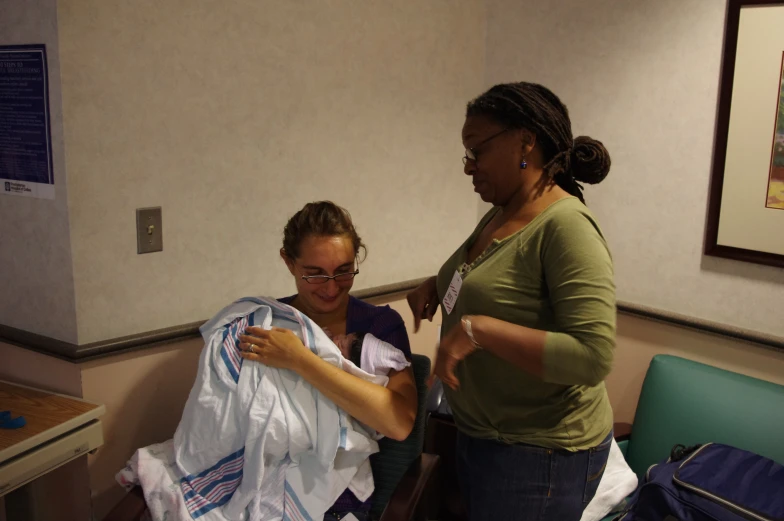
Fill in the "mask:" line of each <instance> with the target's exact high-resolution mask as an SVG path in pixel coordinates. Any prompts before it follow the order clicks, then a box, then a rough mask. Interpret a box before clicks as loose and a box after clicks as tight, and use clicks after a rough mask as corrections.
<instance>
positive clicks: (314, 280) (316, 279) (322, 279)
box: [300, 269, 359, 284]
mask: <svg viewBox="0 0 784 521" xmlns="http://www.w3.org/2000/svg"><path fill="white" fill-rule="evenodd" d="M358 273H359V270H358V269H357V270H354V271H349V272H347V273H338V274H337V275H302V277H300V278H301V279H302V280H304V281H305V282H307V283H308V284H326V283H327V282H329V281H330V280H334V281H335V282H349V281H350V280H354V277H355V276H356V275H357V274H358Z"/></svg>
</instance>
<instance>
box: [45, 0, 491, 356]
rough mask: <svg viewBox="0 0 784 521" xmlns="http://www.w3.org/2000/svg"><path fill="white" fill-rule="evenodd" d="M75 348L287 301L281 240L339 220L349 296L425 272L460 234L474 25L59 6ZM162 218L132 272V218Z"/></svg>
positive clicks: (440, 4)
mask: <svg viewBox="0 0 784 521" xmlns="http://www.w3.org/2000/svg"><path fill="white" fill-rule="evenodd" d="M58 15H59V18H60V28H59V30H60V39H61V41H60V49H61V60H62V81H63V103H64V114H65V121H66V128H65V141H66V146H67V150H68V168H69V172H71V177H70V179H69V188H70V191H69V193H70V211H71V219H72V229H71V233H72V243H73V259H74V273H75V280H76V288H77V291H76V293H77V315H78V317H79V320H78V321H79V339H80V342H82V343H84V342H91V341H97V340H102V339H106V338H110V337H116V336H119V335H125V334H132V333H137V332H141V331H147V330H150V329H156V328H161V327H167V326H171V325H175V324H181V323H187V322H190V321H194V320H199V319H202V318H206V317H209V316H211V315H212V314H214V313H215V312H216V311H217V310H218V309H219V308H220V307H222V306H223V305H225V304H226V303H227V302H229V301H231V300H232V299H234V298H237V297H240V296H244V295H249V294H270V295H282V294H286V293H289V292H292V291H293V283H292V281H291V280H290V278H289V276H288V272H287V271H285V269H284V267H283V265H282V263H281V261H280V260H279V258H278V249H279V248H280V238H281V232H282V228H283V225H284V223H285V221H286V220H287V219H288V217H290V216H291V215H292V214H293V213H294V212H295V211H296V210H297V209H299V208H300V207H301V206H302V205H303V204H304V203H305V202H307V201H311V200H315V199H320V198H331V199H333V200H335V201H336V202H339V203H340V204H342V205H344V206H345V207H347V208H348V209H349V210H350V211H351V213H352V215H353V216H354V218H355V221H356V224H357V226H358V228H359V232H360V233H361V234H362V236H363V238H364V239H365V240H366V242H367V244H368V247H369V251H370V255H369V258H368V260H367V262H366V263H365V264H364V265H363V266H362V274H361V276H360V277H359V278H358V279H357V283H356V286H355V288H357V289H360V288H362V287H371V286H377V285H380V284H385V283H392V282H399V281H402V280H407V279H412V278H417V277H421V276H425V275H429V274H431V273H435V271H436V269H437V268H438V266H439V265H440V263H441V262H442V261H443V260H444V259H445V258H446V257H447V256H448V255H449V254H450V253H451V251H453V249H454V248H455V247H456V246H457V245H458V244H459V243H460V242H461V241H462V240H463V238H464V237H465V236H466V235H467V234H468V233H470V230H471V228H472V226H473V224H474V222H475V214H476V203H475V197H474V194H473V192H472V190H471V185H470V182H469V180H468V179H467V178H466V177H465V176H464V175H463V174H462V164H461V162H460V158H461V154H462V147H461V143H460V129H461V125H462V119H463V111H464V107H465V103H466V102H467V100H468V99H469V98H471V97H472V96H474V95H476V94H477V92H478V91H479V90H480V89H481V86H482V71H483V70H484V69H483V67H484V62H483V59H484V9H483V4H482V2H480V1H479V0H471V1H469V2H463V3H461V7H460V8H459V9H456V8H455V6H454V3H453V2H449V1H446V0H442V1H431V2H419V1H416V0H405V1H401V2H381V1H370V2H356V1H349V0H335V1H330V2H318V3H313V2H304V1H292V2H271V1H233V2H218V1H204V2H198V3H196V2H185V1H170V2H153V1H149V0H148V1H142V2H133V3H132V4H129V3H127V2H119V1H106V0H100V1H98V0H93V1H88V0H73V1H61V2H60V3H59V13H58ZM159 205H160V206H162V207H163V228H164V232H163V238H164V240H163V242H164V251H163V252H162V253H155V254H148V255H137V254H136V240H135V230H134V224H135V221H134V209H135V208H138V207H146V206H159Z"/></svg>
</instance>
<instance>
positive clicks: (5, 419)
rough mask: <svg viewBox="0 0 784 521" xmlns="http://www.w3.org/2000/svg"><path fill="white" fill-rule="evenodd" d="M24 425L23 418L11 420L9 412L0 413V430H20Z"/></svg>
mask: <svg viewBox="0 0 784 521" xmlns="http://www.w3.org/2000/svg"><path fill="white" fill-rule="evenodd" d="M25 425H27V421H25V419H24V416H19V417H17V418H11V411H0V429H21V428H22V427H24V426H25Z"/></svg>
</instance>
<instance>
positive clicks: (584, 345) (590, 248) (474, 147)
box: [408, 83, 616, 521]
mask: <svg viewBox="0 0 784 521" xmlns="http://www.w3.org/2000/svg"><path fill="white" fill-rule="evenodd" d="M462 137H463V145H464V146H465V149H466V151H465V157H464V158H463V163H464V164H465V169H464V172H465V174H466V175H468V176H470V178H471V180H472V182H473V185H474V191H476V192H477V193H478V194H479V195H480V197H481V198H482V200H484V201H486V202H489V203H492V204H493V208H492V209H491V210H490V211H489V212H488V213H487V214H486V215H485V216H484V218H482V220H481V221H480V223H479V225H478V226H477V227H476V229H475V230H474V232H473V233H472V234H471V235H470V236H469V237H468V239H467V240H466V241H465V243H463V245H461V246H460V248H458V250H457V251H456V252H455V253H454V254H453V255H452V256H451V257H450V258H449V259H448V260H447V261H446V263H444V265H443V267H442V268H441V270H440V271H439V273H438V276H437V277H432V278H430V279H428V280H427V281H426V282H424V283H423V284H422V285H421V286H419V287H418V288H417V289H416V290H414V291H413V292H411V293H410V294H409V295H408V302H409V305H410V306H411V310H412V312H413V313H414V319H415V324H416V327H417V328H418V326H419V321H420V320H421V319H422V318H427V319H429V320H432V317H433V315H434V314H435V312H436V309H437V306H439V305H441V310H442V317H443V324H442V332H443V333H442V338H441V344H440V347H439V350H438V354H437V356H436V367H435V372H436V375H437V376H439V377H440V378H441V379H442V380H443V382H444V383H445V384H446V394H447V399H448V400H449V404H450V406H451V407H452V409H453V413H454V418H455V422H456V423H457V426H458V429H459V431H460V433H459V435H458V445H457V450H458V454H457V460H458V461H457V466H458V475H459V476H458V477H459V480H460V484H461V489H462V491H463V498H464V500H465V502H466V507H467V509H468V513H469V518H470V520H471V521H480V520H498V519H509V520H512V519H514V520H517V519H519V520H527V521H533V520H553V521H556V520H557V521H571V520H574V521H577V520H579V519H580V516H581V514H582V511H583V509H584V508H585V506H586V505H587V504H588V502H590V500H591V499H592V498H593V496H594V494H595V493H596V489H597V487H598V485H599V480H600V478H601V477H602V474H603V472H604V467H605V464H606V462H607V456H608V454H609V449H610V443H611V441H612V421H613V417H612V410H611V408H610V402H609V400H608V398H607V392H606V390H605V386H604V379H605V377H606V376H607V374H608V373H609V371H610V368H611V365H612V358H613V349H614V345H615V312H616V311H615V287H614V283H613V267H612V261H611V258H610V253H609V251H608V248H607V244H606V242H605V239H604V237H603V236H602V233H601V230H600V229H599V225H598V224H597V222H596V219H595V218H594V216H593V214H592V213H591V212H590V211H589V210H588V208H587V207H586V206H585V203H584V200H583V196H582V187H581V186H580V184H578V181H579V182H585V183H598V182H600V181H602V180H603V179H604V178H605V177H606V175H607V173H608V171H609V169H610V157H609V154H608V153H607V150H606V149H605V148H604V146H603V145H602V144H601V143H600V142H598V141H596V140H593V139H591V138H588V137H578V138H576V139H575V138H573V137H572V129H571V122H570V120H569V113H568V111H567V109H566V107H565V106H564V104H563V103H561V100H560V99H558V97H557V96H556V95H555V94H553V93H552V92H551V91H550V90H548V89H547V88H545V87H543V86H541V85H536V84H532V83H511V84H503V85H496V86H495V87H493V88H491V89H490V90H489V91H487V92H486V93H484V94H482V95H481V96H479V97H478V98H476V99H475V100H473V101H472V102H470V103H469V104H468V109H467V113H466V120H465V124H464V126H463V132H462Z"/></svg>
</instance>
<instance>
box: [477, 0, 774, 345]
mask: <svg viewBox="0 0 784 521" xmlns="http://www.w3.org/2000/svg"><path fill="white" fill-rule="evenodd" d="M725 9H726V2H723V1H717V0H640V1H635V2H618V1H616V0H591V1H590V2H585V1H582V0H563V1H559V2H539V1H536V0H524V1H519V0H488V1H487V17H488V29H487V35H488V38H487V61H486V75H485V80H486V82H487V83H488V84H490V83H496V82H500V81H520V80H526V81H535V82H539V83H543V84H544V85H547V86H549V87H550V88H552V89H553V90H554V91H555V92H556V93H557V94H558V95H559V96H560V97H561V98H562V99H563V101H564V103H566V105H567V106H568V107H569V111H570V115H571V117H572V122H573V126H574V130H575V134H576V135H581V134H587V135H590V136H593V137H595V138H597V139H599V140H601V141H603V142H604V143H605V145H606V146H607V148H608V150H609V151H610V154H611V155H612V170H611V172H610V175H609V176H608V177H607V179H606V181H604V182H603V183H602V184H600V185H598V186H596V187H588V188H587V190H586V198H587V201H588V205H589V206H590V208H591V209H592V210H593V211H594V212H595V213H596V214H597V216H598V218H599V221H600V223H601V226H602V229H603V230H604V232H605V234H606V235H607V237H608V241H609V243H610V247H611V250H612V252H613V258H614V261H615V269H616V282H617V285H618V298H619V299H620V300H624V301H628V302H634V303H638V304H643V305H646V306H650V307H654V308H660V309H665V310H669V311H673V312H677V313H680V314H683V315H687V316H694V317H698V318H703V319H708V320H712V321H715V322H719V323H722V324H730V325H734V326H738V327H744V328H747V329H751V330H756V331H762V332H765V333H769V334H773V335H778V336H782V337H784V320H782V311H781V292H782V288H784V270H782V269H777V268H772V267H766V266H758V265H754V264H750V263H744V262H737V261H729V260H725V259H718V258H713V257H703V255H702V245H703V237H704V230H705V212H706V207H707V200H708V199H707V198H708V185H709V178H710V172H711V165H712V154H713V140H714V132H715V123H716V107H717V100H718V88H719V71H720V67H721V53H722V41H723V35H724V16H725ZM775 89H776V86H775V85H772V86H771V91H775ZM771 101H774V100H773V99H771ZM774 117H775V105H773V106H772V108H771V123H770V124H771V128H772V126H773V118H774ZM758 189H759V190H760V192H759V195H760V199H759V200H760V202H761V204H762V203H764V200H765V193H766V191H767V186H765V185H764V184H763V185H760V186H759V187H758Z"/></svg>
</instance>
